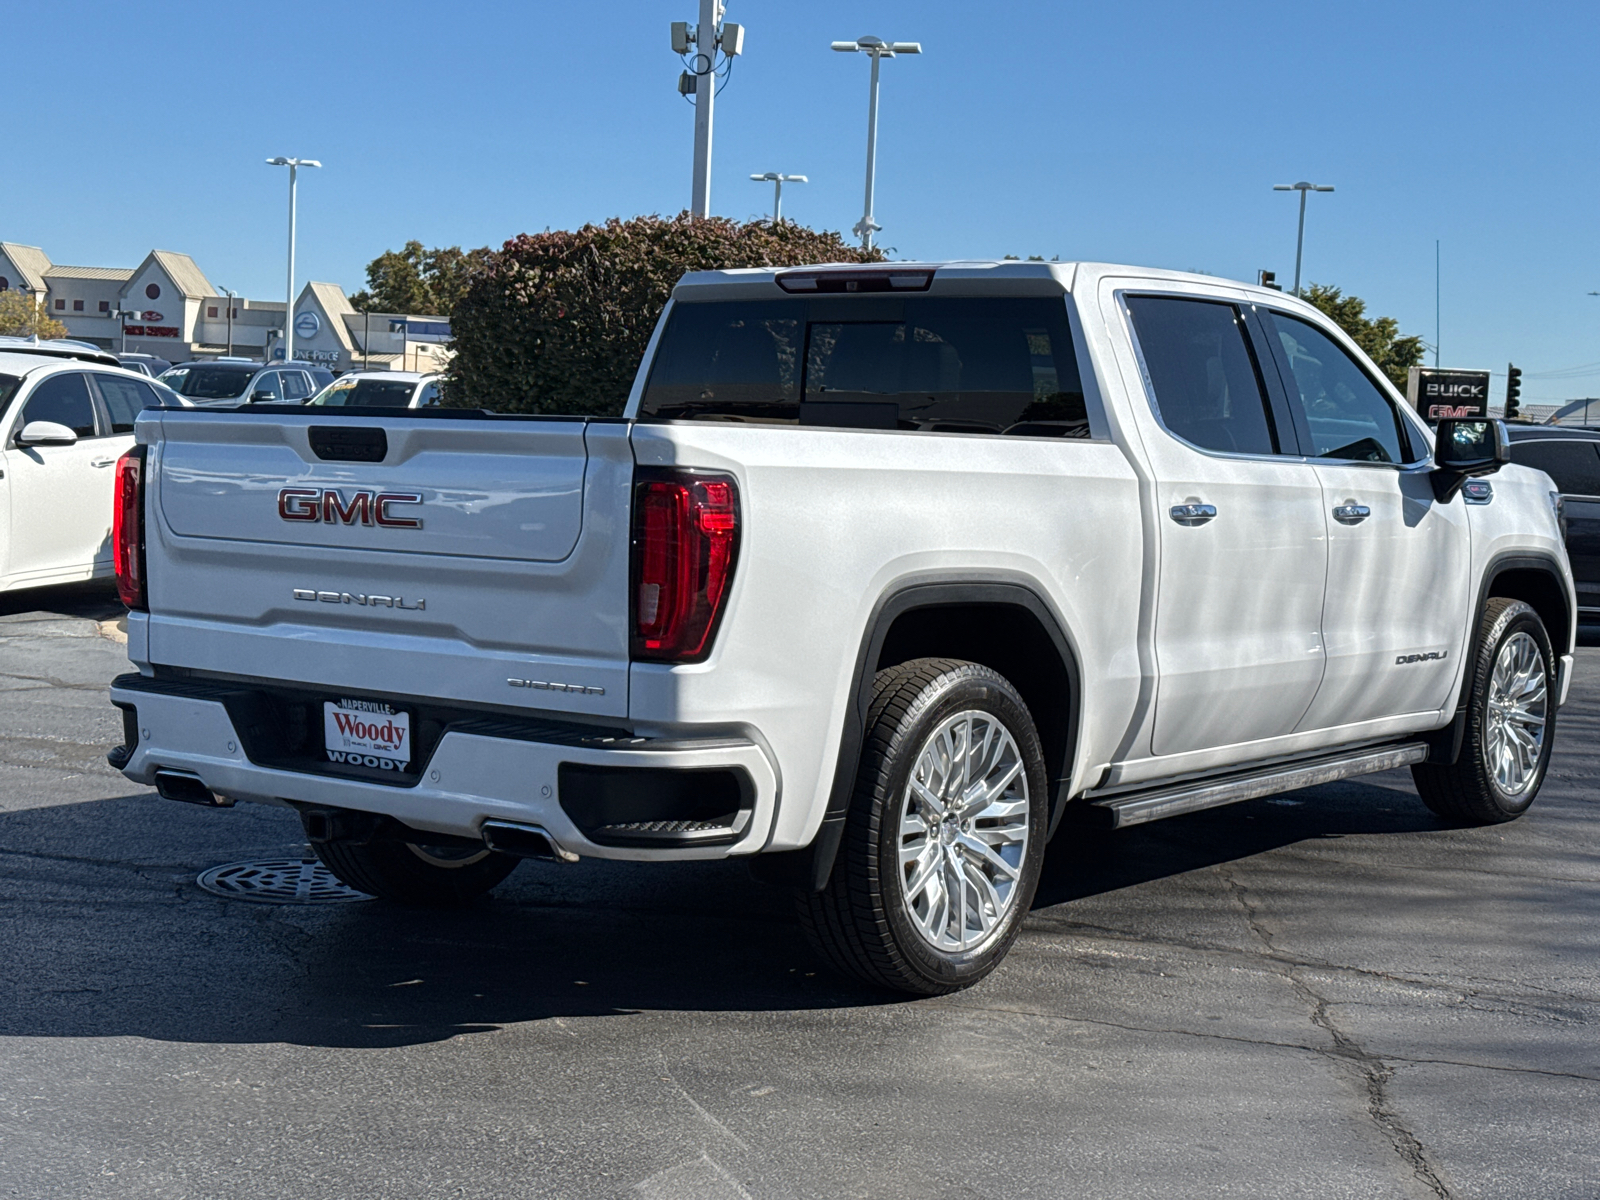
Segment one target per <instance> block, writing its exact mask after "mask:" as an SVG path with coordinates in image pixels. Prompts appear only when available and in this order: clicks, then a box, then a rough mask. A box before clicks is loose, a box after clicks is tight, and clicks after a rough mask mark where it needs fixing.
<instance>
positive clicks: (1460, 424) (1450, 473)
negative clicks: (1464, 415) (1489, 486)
mask: <svg viewBox="0 0 1600 1200" xmlns="http://www.w3.org/2000/svg"><path fill="white" fill-rule="evenodd" d="M1510 461H1511V436H1510V434H1508V433H1507V432H1506V423H1505V422H1504V421H1501V420H1499V419H1497V418H1490V419H1487V420H1462V419H1446V420H1443V421H1440V422H1439V424H1438V425H1437V426H1435V428H1434V431H1433V464H1434V467H1433V474H1432V479H1433V494H1434V497H1435V498H1436V499H1438V500H1439V502H1440V503H1442V504H1448V503H1449V502H1450V500H1451V499H1452V498H1453V497H1454V496H1455V494H1456V493H1457V492H1459V491H1460V490H1461V485H1462V484H1463V483H1465V482H1466V481H1467V480H1469V479H1471V478H1473V477H1474V476H1478V475H1493V474H1494V473H1495V472H1496V471H1498V470H1499V469H1500V468H1501V467H1503V466H1505V465H1506V463H1508V462H1510Z"/></svg>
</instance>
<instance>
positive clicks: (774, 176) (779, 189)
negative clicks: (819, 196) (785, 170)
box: [750, 171, 811, 225]
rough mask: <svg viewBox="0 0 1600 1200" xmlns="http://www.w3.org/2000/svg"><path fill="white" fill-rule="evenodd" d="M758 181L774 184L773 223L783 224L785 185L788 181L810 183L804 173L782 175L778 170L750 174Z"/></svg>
mask: <svg viewBox="0 0 1600 1200" xmlns="http://www.w3.org/2000/svg"><path fill="white" fill-rule="evenodd" d="M750 178H751V179H753V180H754V181H755V182H756V183H770V184H772V223H773V224H774V225H782V224H783V185H784V184H786V183H810V182H811V180H809V179H807V178H806V177H805V176H804V175H780V174H778V172H776V171H768V172H767V173H766V174H765V175H752V176H750Z"/></svg>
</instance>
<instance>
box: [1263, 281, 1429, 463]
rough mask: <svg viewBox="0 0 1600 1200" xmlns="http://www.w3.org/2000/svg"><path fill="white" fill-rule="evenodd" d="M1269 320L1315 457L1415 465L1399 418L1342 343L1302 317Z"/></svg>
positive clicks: (1277, 314)
mask: <svg viewBox="0 0 1600 1200" xmlns="http://www.w3.org/2000/svg"><path fill="white" fill-rule="evenodd" d="M1266 320H1267V321H1268V322H1269V323H1270V324H1271V325H1272V326H1274V327H1275V332H1276V335H1277V338H1278V341H1279V342H1280V343H1281V345H1282V347H1283V354H1284V359H1285V361H1286V362H1287V363H1288V365H1289V371H1290V375H1291V378H1290V379H1287V380H1285V381H1284V382H1285V383H1287V384H1289V385H1290V390H1291V392H1294V393H1297V394H1298V396H1299V399H1300V406H1301V409H1302V410H1303V411H1304V412H1305V418H1306V424H1307V425H1309V426H1310V427H1311V444H1312V451H1311V452H1312V453H1313V454H1315V455H1316V456H1317V457H1319V458H1339V459H1345V460H1346V461H1354V462H1380V463H1402V462H1409V461H1410V460H1411V458H1412V455H1411V454H1410V453H1409V449H1410V441H1409V439H1408V438H1407V437H1406V432H1405V426H1404V424H1403V423H1402V421H1401V419H1400V414H1399V413H1398V412H1397V411H1396V410H1395V406H1394V405H1393V404H1392V403H1391V402H1390V400H1389V398H1388V397H1387V396H1386V395H1384V394H1383V392H1382V391H1381V390H1380V389H1379V387H1378V385H1377V384H1376V383H1374V382H1373V381H1372V379H1371V378H1370V377H1369V376H1368V375H1367V373H1366V372H1365V371H1363V370H1362V369H1361V368H1360V367H1359V366H1357V365H1356V363H1355V360H1353V359H1352V358H1351V357H1350V356H1349V355H1348V354H1346V353H1345V352H1344V350H1343V349H1341V348H1340V346H1339V345H1338V343H1336V342H1335V341H1334V340H1333V339H1332V338H1330V337H1329V336H1328V335H1327V334H1325V333H1323V332H1322V330H1320V329H1318V328H1317V327H1316V326H1315V325H1313V324H1311V323H1310V322H1309V321H1302V320H1300V319H1299V318H1298V317H1289V316H1285V315H1284V314H1283V313H1280V312H1272V313H1267V314H1266ZM1292 399H1293V397H1291V402H1292Z"/></svg>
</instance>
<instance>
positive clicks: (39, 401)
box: [17, 371, 94, 438]
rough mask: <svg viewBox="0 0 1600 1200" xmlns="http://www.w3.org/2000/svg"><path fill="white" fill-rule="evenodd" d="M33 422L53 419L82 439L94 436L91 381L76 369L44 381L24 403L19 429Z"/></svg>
mask: <svg viewBox="0 0 1600 1200" xmlns="http://www.w3.org/2000/svg"><path fill="white" fill-rule="evenodd" d="M34 421H54V422H55V423H56V424H57V425H65V426H66V427H67V428H68V429H70V430H72V432H73V433H75V434H77V435H78V436H79V437H81V438H92V437H93V436H94V402H93V401H92V400H90V399H89V384H88V381H87V380H85V379H84V377H83V376H82V375H81V374H79V373H78V372H76V371H73V372H70V373H68V374H65V375H52V376H50V377H49V378H48V379H45V380H42V381H41V382H40V383H39V386H38V387H36V388H34V389H33V395H31V396H29V397H28V402H27V403H26V404H25V405H23V406H22V416H21V418H20V419H19V420H18V422H17V430H18V431H19V432H20V431H21V430H22V429H23V428H24V427H25V426H27V425H29V424H30V423H32V422H34Z"/></svg>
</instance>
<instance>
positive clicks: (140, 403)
mask: <svg viewBox="0 0 1600 1200" xmlns="http://www.w3.org/2000/svg"><path fill="white" fill-rule="evenodd" d="M94 381H95V383H96V384H98V385H99V387H100V398H101V399H102V400H104V401H105V404H106V413H107V415H108V416H110V418H111V432H112V433H114V434H116V433H132V432H133V422H134V420H135V419H136V418H137V417H138V416H139V413H140V412H141V411H142V410H144V409H146V408H155V407H156V406H157V405H159V404H160V403H161V401H160V400H159V399H158V398H157V397H156V393H155V389H154V388H152V387H151V386H150V385H149V384H147V383H145V382H143V381H142V380H138V379H124V378H123V377H122V376H120V375H98V374H97V375H96V376H95V377H94Z"/></svg>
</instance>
